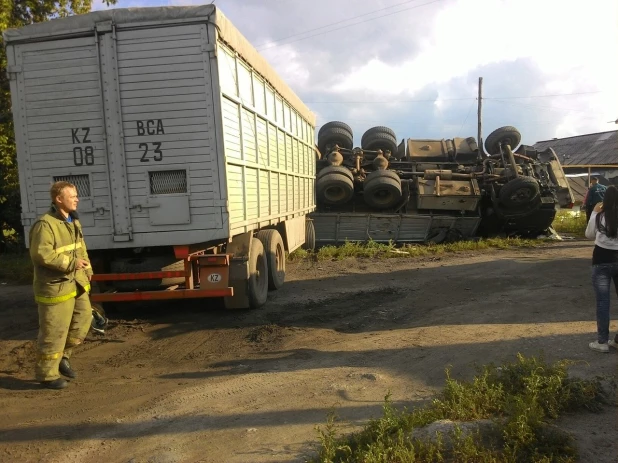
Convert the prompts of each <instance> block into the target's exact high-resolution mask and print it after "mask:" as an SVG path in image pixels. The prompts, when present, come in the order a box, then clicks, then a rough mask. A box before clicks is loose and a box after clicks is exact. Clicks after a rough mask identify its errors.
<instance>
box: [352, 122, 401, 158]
mask: <svg viewBox="0 0 618 463" xmlns="http://www.w3.org/2000/svg"><path fill="white" fill-rule="evenodd" d="M361 146H362V148H363V149H364V150H371V151H377V150H382V151H390V152H391V155H392V156H397V153H398V151H397V137H396V135H395V132H393V131H392V130H391V129H389V128H388V127H382V126H378V127H372V128H370V129H369V130H367V131H366V132H365V133H364V134H363V138H362V141H361Z"/></svg>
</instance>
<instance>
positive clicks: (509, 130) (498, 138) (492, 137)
mask: <svg viewBox="0 0 618 463" xmlns="http://www.w3.org/2000/svg"><path fill="white" fill-rule="evenodd" d="M519 142H521V133H519V130H517V129H516V128H515V127H511V126H506V127H500V128H499V129H496V130H494V131H493V132H491V133H490V134H489V136H488V137H487V138H486V139H485V150H486V151H487V152H488V153H489V154H490V155H491V154H498V153H500V145H509V146H510V147H511V149H512V150H513V151H515V148H517V146H518V145H519Z"/></svg>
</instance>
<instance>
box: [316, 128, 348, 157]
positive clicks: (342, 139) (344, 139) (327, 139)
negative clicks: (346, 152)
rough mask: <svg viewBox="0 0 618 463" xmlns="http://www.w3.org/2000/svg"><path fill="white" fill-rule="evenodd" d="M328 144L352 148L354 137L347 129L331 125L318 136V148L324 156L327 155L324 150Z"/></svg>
mask: <svg viewBox="0 0 618 463" xmlns="http://www.w3.org/2000/svg"><path fill="white" fill-rule="evenodd" d="M328 145H339V147H340V148H347V149H352V147H353V145H354V138H353V136H352V134H351V133H350V132H348V131H347V130H344V129H340V128H337V127H333V128H331V129H328V130H325V131H324V132H323V133H322V135H320V136H319V137H318V149H319V150H320V152H321V153H322V155H323V156H324V157H326V156H328V153H327V151H326V147H327V146H328Z"/></svg>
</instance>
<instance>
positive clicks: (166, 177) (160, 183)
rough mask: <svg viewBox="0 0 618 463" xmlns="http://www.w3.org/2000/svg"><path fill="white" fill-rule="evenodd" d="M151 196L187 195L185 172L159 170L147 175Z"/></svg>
mask: <svg viewBox="0 0 618 463" xmlns="http://www.w3.org/2000/svg"><path fill="white" fill-rule="evenodd" d="M148 175H149V177H150V194H151V195H171V194H178V193H187V171H186V170H159V171H154V172H149V173H148Z"/></svg>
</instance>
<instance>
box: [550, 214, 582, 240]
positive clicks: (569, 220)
mask: <svg viewBox="0 0 618 463" xmlns="http://www.w3.org/2000/svg"><path fill="white" fill-rule="evenodd" d="M586 225H588V224H587V222H586V213H585V212H584V211H581V212H577V213H573V212H572V211H570V210H564V211H563V210H560V211H558V212H557V213H556V217H555V218H554V222H553V223H552V227H553V228H554V230H556V231H557V232H558V233H569V234H572V235H575V236H578V237H583V236H584V234H585V231H586Z"/></svg>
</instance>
